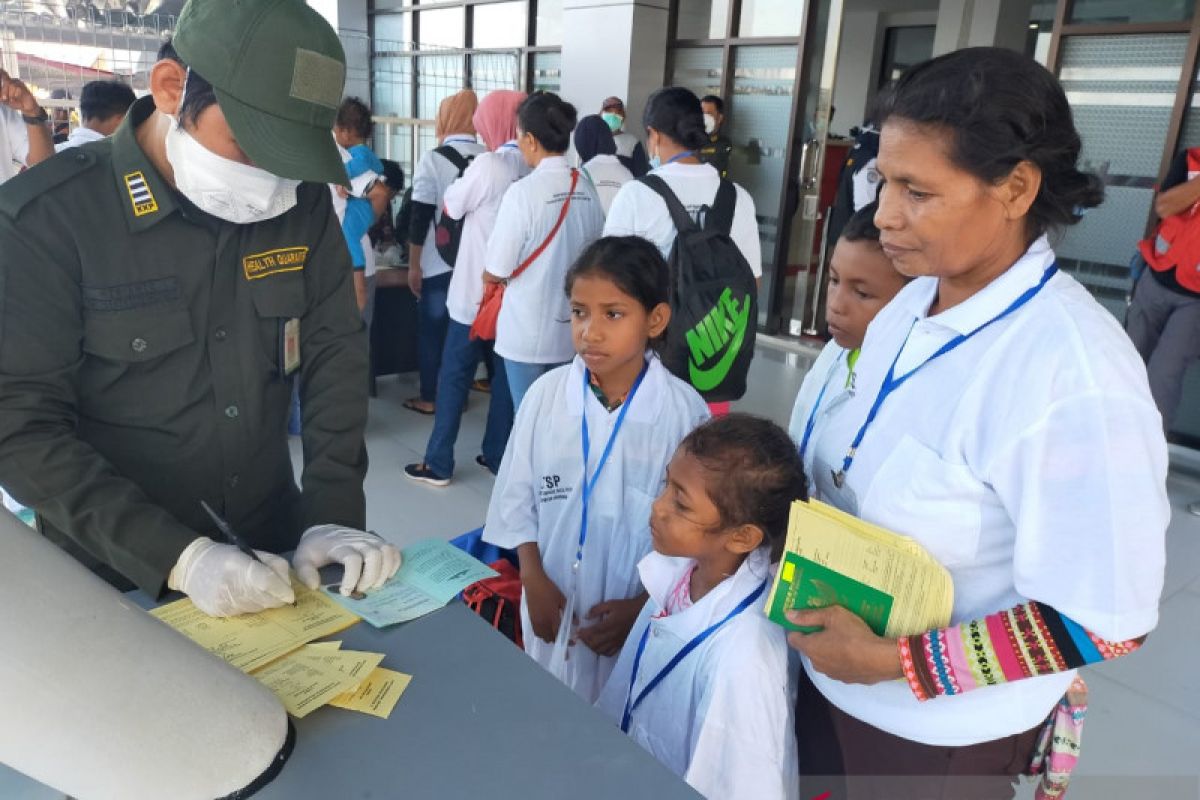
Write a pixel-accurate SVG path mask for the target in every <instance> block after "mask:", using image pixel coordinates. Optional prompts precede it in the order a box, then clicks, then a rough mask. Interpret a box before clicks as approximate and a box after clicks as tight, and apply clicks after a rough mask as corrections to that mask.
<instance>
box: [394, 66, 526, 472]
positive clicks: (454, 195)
mask: <svg viewBox="0 0 1200 800" xmlns="http://www.w3.org/2000/svg"><path fill="white" fill-rule="evenodd" d="M524 100H525V93H524V92H516V91H511V90H508V89H503V90H498V91H494V92H489V93H488V94H487V95H486V96H485V97H484V98H483V100H481V101H479V108H478V109H476V111H475V116H474V118H473V120H472V122H473V123H474V126H475V130H476V131H477V132H478V133H479V136H480V137H481V138H482V139H483V142H484V145H486V146H487V150H488V151H487V152H486V153H481V154H480V155H478V156H476V157H475V160H474V161H472V162H471V166H469V167H467V171H466V172H464V173H463V176H462V177H461V178H459V179H458V180H456V181H454V183H452V184H450V186H449V187H448V188H447V189H446V193H445V195H444V196H443V198H442V206H443V207H444V208H445V211H446V213H447V214H449V215H450V216H451V217H453V218H454V219H461V220H462V221H463V229H462V239H461V240H460V242H459V245H458V258H457V259H456V260H455V263H454V271H453V272H452V273H451V275H452V276H453V277H451V278H450V289H449V294H448V296H447V299H446V309H447V312H448V313H449V316H450V322H449V325H448V328H447V331H446V346H445V348H444V349H443V350H442V366H441V369H440V370H439V371H438V392H437V400H436V401H435V403H434V415H433V432H432V433H431V434H430V435H429V442H428V444H426V446H425V458H424V460H423V461H420V462H418V463H416V464H408V465H406V466H405V467H404V475H405V477H407V478H409V479H410V480H413V481H417V482H419V483H425V484H429V485H431V486H445V485H447V484H449V483H450V478H451V477H452V476H453V475H454V445H455V442H456V441H457V440H458V429H459V425H460V424H461V422H462V415H463V410H464V409H465V408H466V406H467V396H468V394H469V393H470V391H471V382H472V381H473V380H474V378H475V372H476V370H477V368H478V367H479V362H480V361H483V360H485V359H493V357H494V353H493V349H492V343H491V342H487V341H483V340H482V339H471V337H470V330H471V323H472V322H474V321H475V315H476V313H477V312H478V311H479V303H480V300H481V299H482V297H483V270H484V267H485V266H486V262H487V257H488V250H487V243H488V236H489V235H491V232H492V229H493V228H494V227H495V225H496V213H497V211H498V210H499V208H500V200H501V198H503V197H504V193H505V192H506V191H508V188H509V187H510V186H512V185H513V183H515V182H516V181H517V180H519V179H520V178H521V177H522V176H524V175H526V174H528V172H529V166H528V165H527V164H526V163H525V159H524V158H523V157H522V156H521V151H520V149H519V148H518V147H517V141H516V139H517V108H518V107H519V106H520V105H521V103H522V102H524ZM494 361H496V362H498V361H499V359H498V358H495V359H494ZM512 424H513V404H512V397H511V396H510V394H509V391H508V377H507V374H506V373H505V371H504V366H503V365H502V364H500V363H496V364H495V369H494V371H493V377H492V383H491V396H490V398H489V405H488V417H487V426H486V427H485V428H484V433H483V442H482V446H481V448H480V454H479V455H478V456H476V458H475V463H476V464H478V465H479V466H481V467H483V468H484V469H487V470H488V471H489V472H492V473H495V472H496V471H497V470H498V469H499V468H500V460H501V459H502V458H503V456H504V447H505V445H506V444H507V443H508V435H509V432H510V431H511V430H512Z"/></svg>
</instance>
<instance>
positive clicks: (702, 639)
mask: <svg viewBox="0 0 1200 800" xmlns="http://www.w3.org/2000/svg"><path fill="white" fill-rule="evenodd" d="M807 496H808V495H807V491H806V481H805V479H804V470H803V468H802V466H801V464H800V458H799V457H798V455H797V453H796V448H795V446H794V445H793V444H792V442H791V440H790V439H789V438H788V435H787V433H785V432H784V431H783V430H782V429H781V428H780V427H779V426H778V425H776V424H775V423H773V422H769V421H767V420H765V419H759V418H757V417H751V416H748V415H745V414H734V415H731V416H727V417H723V418H721V419H715V420H712V421H711V422H707V423H705V424H704V425H701V426H700V427H699V428H697V429H696V430H694V431H692V432H691V433H690V434H688V436H687V438H686V439H684V440H683V442H682V443H681V444H680V445H679V448H678V449H677V450H676V451H675V456H674V458H672V459H671V463H670V465H669V466H668V467H667V479H666V485H665V488H664V489H663V490H662V492H661V493H660V494H659V496H658V499H657V500H655V501H654V506H653V511H652V513H651V516H650V531H651V537H652V540H653V542H654V552H653V553H650V554H649V555H647V556H646V557H645V558H644V559H642V562H641V563H640V564H639V565H638V570H639V571H640V572H641V575H642V584H643V585H644V586H645V587H646V589H647V591H648V592H649V594H650V600H649V602H647V603H646V607H645V608H644V609H642V613H641V616H640V617H639V618H638V620H637V622H635V623H634V626H633V630H632V632H631V635H630V637H629V639H628V640H627V641H626V642H625V648H624V649H623V650H622V651H621V657H620V659H619V660H618V661H617V666H616V668H615V669H614V670H613V673H612V676H611V677H610V678H609V681H608V684H607V685H606V686H605V687H604V691H603V693H602V694H601V695H600V701H599V702H598V704H597V705H598V706H599V708H600V709H601V710H602V711H603V712H605V713H606V714H608V716H610V717H611V718H612V719H613V720H614V721H615V722H617V723H618V724H620V725H621V729H622V730H624V731H625V732H626V733H628V734H629V735H630V736H632V737H633V738H634V740H636V741H637V742H638V743H639V744H640V745H642V746H643V747H645V748H646V749H647V750H649V751H650V752H651V753H653V754H654V756H655V757H656V758H658V760H659V761H661V762H662V763H663V765H665V766H666V767H667V768H669V769H670V770H672V771H673V772H675V773H676V774H677V775H679V776H680V777H682V778H684V779H685V780H687V782H688V783H690V784H691V785H692V786H693V787H694V788H695V789H696V790H697V791H699V792H700V793H701V794H703V795H704V796H705V797H709V798H713V799H714V800H738V799H739V798H745V800H779V799H781V798H789V797H795V796H796V795H797V790H798V785H797V780H796V760H795V759H796V751H795V744H796V742H795V737H794V735H793V731H792V687H791V681H790V680H789V670H788V654H787V642H786V635H785V632H784V630H783V628H781V627H780V626H778V625H776V624H774V623H772V622H771V621H770V620H769V619H767V617H766V615H765V614H764V613H763V606H764V604H765V602H766V595H767V593H768V589H769V583H770V581H771V577H772V570H771V563H772V561H773V560H774V559H776V558H778V556H779V554H780V553H781V552H782V550H783V543H784V540H785V539H786V538H787V528H788V517H789V513H790V510H791V507H792V502H793V501H795V500H804V499H806V498H807Z"/></svg>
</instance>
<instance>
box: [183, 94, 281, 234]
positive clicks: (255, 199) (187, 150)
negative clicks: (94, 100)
mask: <svg viewBox="0 0 1200 800" xmlns="http://www.w3.org/2000/svg"><path fill="white" fill-rule="evenodd" d="M179 104H180V107H182V106H183V101H182V99H181V100H180V103H179ZM167 161H168V162H170V164H171V169H172V170H173V171H174V172H175V188H176V189H178V190H179V191H180V192H182V193H183V196H184V197H186V198H187V199H188V200H191V201H192V202H193V203H195V204H196V207H197V208H199V209H200V210H201V211H204V212H207V213H209V214H212V215H213V216H214V217H219V218H221V219H223V220H225V221H226V222H232V223H235V224H237V225H249V224H250V223H252V222H261V221H263V220H267V219H272V218H274V217H278V216H279V215H280V214H283V213H284V212H286V211H290V210H291V209H292V208H293V207H294V206H295V205H296V187H298V186H299V185H300V181H297V180H291V179H289V178H280V177H279V176H277V175H272V174H271V173H270V172H267V171H266V170H264V169H260V168H258V167H252V166H250V165H249V164H242V163H240V162H238V161H231V160H230V159H228V158H224V157H222V156H219V155H217V154H216V153H214V152H213V151H211V150H209V149H208V148H207V147H205V146H204V145H202V144H200V143H199V142H197V141H196V140H195V139H194V138H192V136H191V134H189V133H188V132H187V131H185V130H184V129H183V126H182V125H180V124H179V120H178V118H177V117H171V130H170V131H168V132H167Z"/></svg>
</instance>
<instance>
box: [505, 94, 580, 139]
mask: <svg viewBox="0 0 1200 800" xmlns="http://www.w3.org/2000/svg"><path fill="white" fill-rule="evenodd" d="M575 121H576V114H575V106H573V105H571V104H570V103H568V102H567V101H566V100H563V99H562V98H561V97H559V96H558V95H556V94H554V93H553V92H534V93H533V94H531V95H529V97H526V98H525V101H524V102H523V103H521V105H520V106H518V107H517V127H518V128H520V130H521V132H522V133H531V134H533V138H535V139H537V140H538V142H539V143H540V144H541V145H542V147H544V148H546V149H547V150H549V151H550V152H551V153H565V152H566V151H567V148H568V147H570V146H571V131H573V130H575Z"/></svg>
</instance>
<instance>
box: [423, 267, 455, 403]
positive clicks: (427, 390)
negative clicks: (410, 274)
mask: <svg viewBox="0 0 1200 800" xmlns="http://www.w3.org/2000/svg"><path fill="white" fill-rule="evenodd" d="M452 274H453V273H450V272H447V273H446V274H445V275H438V276H437V277H436V278H426V279H425V280H423V281H422V282H421V300H420V301H419V302H418V303H417V324H418V326H419V327H418V332H417V365H418V369H419V370H420V372H421V400H423V401H424V402H426V403H432V402H433V401H434V400H436V399H437V388H438V370H439V369H440V368H441V366H442V349H443V348H444V347H445V346H446V325H447V323H449V322H450V313H449V312H448V311H447V310H446V295H447V293H448V292H449V289H450V277H451V275H452Z"/></svg>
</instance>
